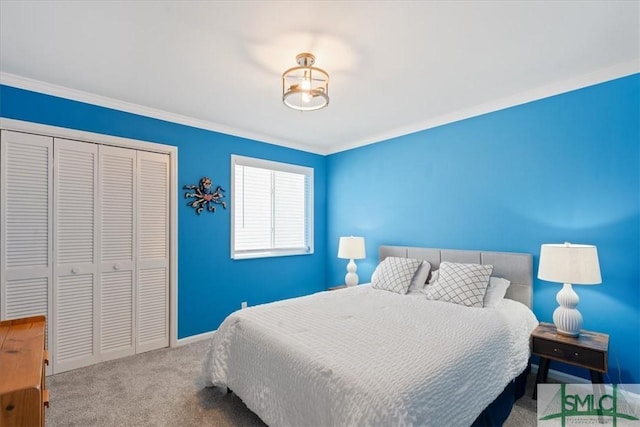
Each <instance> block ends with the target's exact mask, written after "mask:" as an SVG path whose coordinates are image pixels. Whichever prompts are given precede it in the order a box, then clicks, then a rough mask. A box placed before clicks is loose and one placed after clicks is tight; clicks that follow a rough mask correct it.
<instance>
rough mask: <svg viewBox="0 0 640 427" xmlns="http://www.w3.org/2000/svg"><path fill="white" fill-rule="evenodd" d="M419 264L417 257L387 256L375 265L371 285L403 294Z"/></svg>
mask: <svg viewBox="0 0 640 427" xmlns="http://www.w3.org/2000/svg"><path fill="white" fill-rule="evenodd" d="M421 264H422V261H421V260H419V259H412V258H398V257H387V258H385V259H384V260H383V261H382V262H381V263H380V264H378V266H377V267H376V270H375V271H374V273H373V277H372V278H371V287H373V288H377V289H384V290H386V291H391V292H397V293H399V294H402V295H404V294H406V293H407V291H408V290H409V285H411V280H412V279H413V276H414V275H415V274H416V271H417V270H418V267H420V265H421Z"/></svg>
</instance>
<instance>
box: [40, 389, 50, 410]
mask: <svg viewBox="0 0 640 427" xmlns="http://www.w3.org/2000/svg"><path fill="white" fill-rule="evenodd" d="M42 404H43V405H44V406H45V407H46V408H48V407H49V390H42Z"/></svg>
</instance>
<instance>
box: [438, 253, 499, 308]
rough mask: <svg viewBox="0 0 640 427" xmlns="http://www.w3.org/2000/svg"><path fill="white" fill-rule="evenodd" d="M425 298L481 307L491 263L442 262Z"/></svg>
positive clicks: (491, 266) (491, 269) (491, 268)
mask: <svg viewBox="0 0 640 427" xmlns="http://www.w3.org/2000/svg"><path fill="white" fill-rule="evenodd" d="M438 271H439V273H438V280H437V281H436V282H435V283H434V284H433V285H431V286H429V287H428V288H427V298H428V299H432V300H438V301H446V302H452V303H455V304H461V305H466V306H468V307H482V306H483V302H484V294H485V293H486V292H487V286H488V285H489V277H490V276H491V272H492V271H493V265H482V264H460V263H454V262H443V263H442V264H440V269H439V270H438Z"/></svg>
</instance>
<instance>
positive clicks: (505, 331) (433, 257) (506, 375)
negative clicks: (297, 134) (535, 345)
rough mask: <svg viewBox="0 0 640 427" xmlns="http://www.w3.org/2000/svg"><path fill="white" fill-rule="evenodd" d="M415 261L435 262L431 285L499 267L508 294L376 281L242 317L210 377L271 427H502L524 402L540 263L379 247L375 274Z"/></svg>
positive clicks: (515, 256)
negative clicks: (450, 275) (398, 287)
mask: <svg viewBox="0 0 640 427" xmlns="http://www.w3.org/2000/svg"><path fill="white" fill-rule="evenodd" d="M387 258H389V259H388V260H387ZM414 260H426V261H428V263H429V264H430V266H431V270H432V272H430V274H429V277H430V278H431V277H432V276H434V272H435V271H439V272H441V273H440V275H441V276H445V275H446V274H447V272H448V271H449V269H450V268H451V266H459V265H463V264H466V265H472V264H473V265H480V266H493V268H492V271H491V276H492V277H500V278H504V279H506V280H509V281H510V285H509V287H508V288H507V291H506V295H505V297H504V299H501V300H500V301H499V303H497V305H495V306H493V307H468V306H465V305H462V304H456V303H452V302H446V301H442V300H433V299H429V298H427V297H425V294H424V292H420V291H418V292H409V293H408V294H402V293H398V292H390V291H388V290H384V289H380V288H376V287H375V286H379V283H380V280H381V279H380V278H379V277H378V278H375V279H374V283H373V285H369V284H367V285H360V286H357V287H353V288H346V289H342V290H338V291H326V292H319V293H317V294H313V295H309V296H305V297H301V298H294V299H290V300H284V301H278V302H275V303H270V304H265V305H261V306H255V307H250V308H248V309H245V310H239V311H237V312H235V313H232V314H231V315H229V316H228V317H227V318H226V319H225V320H224V321H223V323H222V324H221V325H220V327H219V328H218V330H217V331H216V333H215V334H214V336H213V337H212V339H211V341H210V343H209V346H208V349H207V353H206V355H205V358H204V362H203V375H204V376H205V379H206V380H207V382H208V383H209V384H210V385H213V386H218V387H227V389H229V390H233V392H234V393H236V395H237V396H238V397H240V399H242V400H243V402H244V403H245V404H246V405H247V407H248V408H249V409H250V410H252V411H253V412H254V413H256V414H257V415H258V416H259V417H260V418H261V419H262V420H263V421H264V422H265V423H267V424H268V425H272V426H307V425H308V426H342V425H372V426H378V425H380V426H381V425H385V426H386V425H388V426H391V425H393V426H399V425H435V426H441V425H447V426H469V425H500V424H501V423H502V422H503V421H504V419H506V417H507V416H508V414H509V412H510V410H511V405H512V404H513V402H514V400H515V398H516V397H517V396H518V395H520V394H522V389H523V385H522V379H523V377H525V376H526V372H527V369H528V362H529V344H528V342H529V335H530V333H531V331H532V330H533V329H534V328H535V326H536V325H537V323H538V322H537V320H536V318H535V316H534V315H533V312H531V310H530V306H531V300H532V291H531V290H532V282H533V275H532V257H531V255H530V254H521V253H503V252H487V251H466V250H447V249H434V248H414V247H401V246H382V247H380V262H381V263H380V266H379V267H378V269H377V270H376V273H375V274H379V273H378V271H384V270H383V268H382V266H383V265H386V264H387V263H389V262H391V261H394V262H405V261H406V262H411V263H414ZM383 262H384V264H383ZM412 265H413V264H412ZM421 265H423V264H421ZM441 266H442V267H443V268H442V269H441V268H440V267H441ZM435 283H436V284H437V280H436V282H435ZM429 286H431V285H427V287H426V288H425V289H427V288H428V287H429ZM434 286H435V285H434ZM432 289H433V288H432ZM516 388H517V389H519V391H516V390H515V389H516Z"/></svg>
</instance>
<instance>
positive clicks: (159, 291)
mask: <svg viewBox="0 0 640 427" xmlns="http://www.w3.org/2000/svg"><path fill="white" fill-rule="evenodd" d="M137 157H138V168H137V213H138V215H137V217H138V219H137V227H138V228H137V229H138V239H137V241H138V260H137V263H138V277H137V284H138V290H137V322H136V324H137V328H136V333H137V345H136V352H137V353H141V352H144V351H148V350H154V349H157V348H162V347H167V346H168V345H169V315H168V312H169V190H168V189H169V156H168V155H166V154H156V153H147V152H142V151H140V152H138V156H137Z"/></svg>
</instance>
